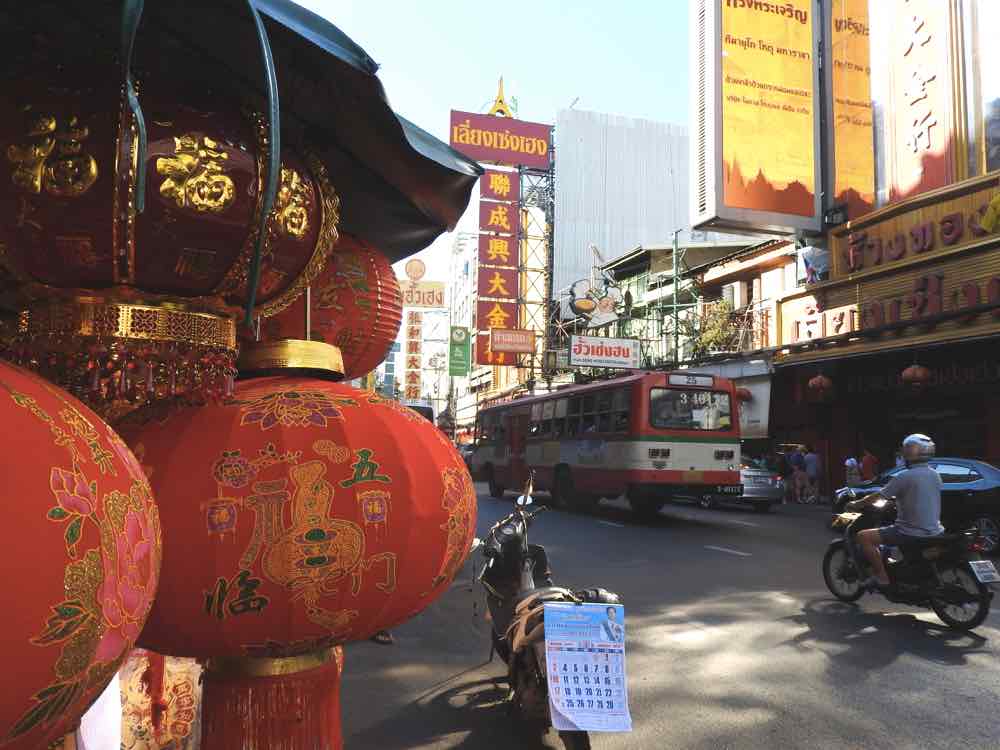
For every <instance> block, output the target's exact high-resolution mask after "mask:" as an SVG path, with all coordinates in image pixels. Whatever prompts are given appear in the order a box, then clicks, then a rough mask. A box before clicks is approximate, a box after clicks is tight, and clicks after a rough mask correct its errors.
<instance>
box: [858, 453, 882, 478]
mask: <svg viewBox="0 0 1000 750" xmlns="http://www.w3.org/2000/svg"><path fill="white" fill-rule="evenodd" d="M877 476H878V459H877V458H875V454H873V453H872V452H871V451H870V450H868V446H867V445H866V446H865V447H864V448H862V451H861V478H862V479H863V480H864V481H866V482H868V481H870V480H872V479H874V478H875V477H877Z"/></svg>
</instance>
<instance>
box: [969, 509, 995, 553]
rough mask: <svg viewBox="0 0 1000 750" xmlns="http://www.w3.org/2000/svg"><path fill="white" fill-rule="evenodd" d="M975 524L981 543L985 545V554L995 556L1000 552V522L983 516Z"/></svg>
mask: <svg viewBox="0 0 1000 750" xmlns="http://www.w3.org/2000/svg"><path fill="white" fill-rule="evenodd" d="M973 524H974V525H975V527H976V531H977V532H978V533H979V542H980V544H982V545H983V552H985V553H986V554H987V555H995V554H996V553H997V552H1000V522H998V521H997V519H995V518H990V517H989V516H981V517H979V518H977V519H976V520H975V521H974V522H973Z"/></svg>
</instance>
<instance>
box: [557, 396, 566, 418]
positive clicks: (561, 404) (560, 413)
mask: <svg viewBox="0 0 1000 750" xmlns="http://www.w3.org/2000/svg"><path fill="white" fill-rule="evenodd" d="M568 406H569V402H568V401H567V399H564V398H561V399H559V400H558V401H556V419H561V418H562V417H565V416H566V410H567V408H568Z"/></svg>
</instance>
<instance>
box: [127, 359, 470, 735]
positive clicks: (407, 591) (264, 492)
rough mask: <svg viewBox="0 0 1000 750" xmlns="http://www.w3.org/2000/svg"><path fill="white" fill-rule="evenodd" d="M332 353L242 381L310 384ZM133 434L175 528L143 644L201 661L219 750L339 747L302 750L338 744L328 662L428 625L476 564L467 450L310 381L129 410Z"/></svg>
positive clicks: (263, 366)
mask: <svg viewBox="0 0 1000 750" xmlns="http://www.w3.org/2000/svg"><path fill="white" fill-rule="evenodd" d="M267 348H268V347H265V349H267ZM331 348H332V347H329V346H327V345H325V344H321V343H319V342H278V343H277V344H271V345H269V349H270V351H268V352H267V353H266V354H260V355H259V359H258V360H257V361H253V362H250V363H249V364H248V367H249V368H250V369H253V370H256V371H263V372H268V371H272V370H273V369H274V368H275V367H276V366H277V363H278V362H280V361H284V362H286V363H287V364H289V365H291V366H293V367H299V368H304V369H308V370H311V371H313V372H315V371H316V370H317V369H319V368H318V367H317V366H316V365H317V362H316V360H315V359H313V360H310V359H309V357H313V354H312V353H313V352H316V351H318V350H320V351H321V350H325V349H331ZM253 356H258V355H257V354H254V355H253ZM141 418H145V419H146V420H147V421H146V422H145V423H144V424H141V423H140V422H141ZM124 434H126V435H127V439H128V440H129V443H130V444H131V445H132V446H133V447H134V449H135V451H136V453H137V455H138V456H139V457H140V460H141V461H142V463H143V465H144V467H146V469H147V472H148V473H149V476H150V481H151V483H152V485H153V487H154V488H157V489H158V490H159V491H160V492H161V493H162V499H161V512H162V515H163V523H164V526H165V528H166V529H167V535H166V538H167V545H166V548H165V564H164V568H163V575H162V580H161V589H160V595H159V596H158V597H157V600H156V604H155V605H154V607H153V611H152V613H151V616H150V621H149V623H148V624H147V626H146V629H145V630H144V631H143V635H142V640H141V642H142V645H143V646H144V647H147V648H151V649H154V650H156V651H159V652H161V653H167V654H172V655H177V656H193V657H199V658H205V659H207V660H208V661H207V671H206V679H205V707H206V712H205V718H204V722H205V724H204V727H205V728H204V730H203V731H204V735H203V736H205V737H209V736H211V737H212V742H213V745H212V746H213V747H214V748H226V747H241V748H242V747H245V745H244V744H241V743H242V742H243V738H246V737H253V738H254V742H256V743H257V744H259V746H261V747H271V746H277V742H278V741H279V739H280V740H281V741H283V742H285V743H287V744H283V745H281V747H286V748H299V747H309V748H313V747H324V748H325V747H333V746H334V745H332V744H330V743H332V740H329V739H324V742H325V743H326V744H306V743H307V742H311V743H314V742H316V738H329V737H331V736H332V734H333V733H335V732H336V731H337V727H336V723H335V716H334V714H333V713H331V711H330V710H328V709H329V707H330V706H331V705H333V704H332V703H330V700H331V699H330V697H329V696H330V695H331V691H332V690H333V689H334V687H335V685H336V684H337V682H336V679H335V674H334V671H335V670H334V667H333V666H331V652H330V651H329V648H330V647H331V646H334V645H337V644H340V643H344V642H346V641H351V640H358V639H364V638H368V637H369V636H370V635H371V634H372V633H374V632H376V631H377V630H379V629H382V628H389V627H393V626H395V625H397V624H399V623H401V622H403V621H405V620H407V619H409V618H410V617H412V616H413V615H415V614H416V613H418V612H420V611H421V610H422V609H424V608H425V607H426V606H427V605H428V604H430V603H431V602H433V601H434V600H435V599H436V598H437V597H438V596H439V595H440V594H442V593H443V592H444V591H445V590H447V588H448V584H449V582H450V581H451V580H452V578H453V577H454V576H455V573H456V572H457V571H458V569H459V567H460V566H461V564H462V562H463V561H464V560H465V557H466V555H467V553H468V550H469V546H470V542H471V538H472V533H473V528H474V525H475V491H474V489H473V485H472V479H471V477H470V476H469V473H468V471H467V469H466V468H465V465H464V463H463V461H462V459H461V457H460V456H459V455H458V453H457V451H455V449H454V447H453V446H452V445H451V444H450V443H449V442H448V440H447V439H446V438H445V437H444V435H442V434H441V432H440V431H439V430H437V429H436V428H435V427H434V425H432V424H431V423H430V422H428V421H426V420H425V419H423V418H422V417H420V416H419V415H417V414H416V413H415V412H412V411H410V410H408V409H406V408H404V407H402V406H400V405H399V404H398V403H397V402H395V401H390V400H386V399H383V398H381V397H379V396H378V395H376V394H374V393H370V392H362V391H358V390H355V389H353V388H350V387H348V386H346V385H342V384H338V383H332V382H327V381H325V380H321V379H317V378H315V377H308V376H304V375H302V374H301V370H299V372H295V371H289V372H288V373H287V374H284V375H277V376H269V377H259V378H255V379H252V380H248V381H245V382H242V383H240V384H239V385H238V386H237V389H236V393H235V396H234V397H233V398H232V399H230V400H228V401H226V402H224V403H216V404H210V405H207V406H204V407H201V408H180V409H174V410H171V411H166V410H165V411H163V413H162V414H158V415H156V416H155V418H153V417H152V416H151V415H145V414H143V413H142V412H137V413H135V414H134V415H133V417H132V418H130V424H129V425H128V426H126V427H125V428H124ZM275 660H278V661H277V662H275ZM310 707H312V708H310ZM289 716H296V717H298V718H299V719H301V721H289V720H288V718H287V717H289ZM275 717H282V719H281V720H280V721H278V720H276V719H275ZM220 741H221V744H220ZM271 742H274V743H275V744H274V745H272V744H271Z"/></svg>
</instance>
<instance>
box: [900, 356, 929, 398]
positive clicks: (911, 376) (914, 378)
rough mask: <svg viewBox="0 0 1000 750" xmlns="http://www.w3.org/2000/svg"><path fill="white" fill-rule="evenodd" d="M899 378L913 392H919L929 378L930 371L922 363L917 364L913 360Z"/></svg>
mask: <svg viewBox="0 0 1000 750" xmlns="http://www.w3.org/2000/svg"><path fill="white" fill-rule="evenodd" d="M900 379H901V380H902V381H903V384H904V385H906V386H908V387H909V388H910V389H912V390H913V391H914V392H917V393H919V392H920V391H922V390H923V389H924V388H925V387H926V386H927V384H928V383H930V380H931V371H930V370H929V369H927V368H926V367H924V366H923V365H918V364H917V363H916V362H914V363H913V364H912V365H910V366H909V367H907V368H906V369H905V370H903V373H902V375H900Z"/></svg>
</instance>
